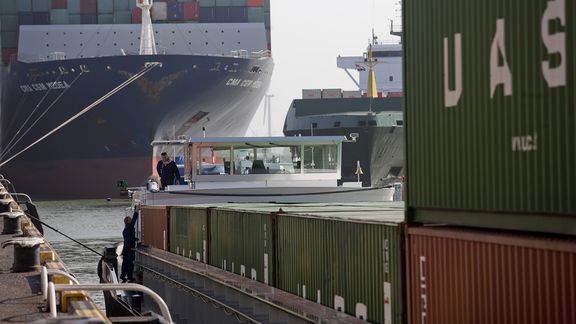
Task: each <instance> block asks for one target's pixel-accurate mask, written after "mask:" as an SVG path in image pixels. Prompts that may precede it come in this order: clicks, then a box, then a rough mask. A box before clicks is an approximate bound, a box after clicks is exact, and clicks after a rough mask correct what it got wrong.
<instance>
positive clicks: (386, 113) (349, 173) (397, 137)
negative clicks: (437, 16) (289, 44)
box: [284, 37, 404, 186]
mask: <svg viewBox="0 0 576 324" xmlns="http://www.w3.org/2000/svg"><path fill="white" fill-rule="evenodd" d="M337 66H338V67H339V68H342V69H344V70H345V71H346V73H348V75H349V76H350V77H351V78H352V80H353V81H354V82H355V83H356V85H357V86H358V89H357V90H351V91H342V90H341V89H304V90H302V99H295V100H293V101H292V103H291V105H290V108H289V110H288V113H287V115H286V120H285V122H284V135H286V136H298V135H344V136H350V134H354V137H355V142H354V143H344V146H343V150H344V151H343V155H342V180H343V181H346V182H351V181H359V182H362V186H385V185H389V184H392V183H397V181H398V179H399V178H400V177H401V176H403V175H404V129H403V126H404V122H403V112H402V45H401V44H383V43H379V42H377V38H376V37H373V41H372V43H371V44H370V45H369V47H368V51H367V52H366V53H364V55H363V56H350V57H342V56H339V57H338V58H337ZM351 69H352V70H356V71H358V74H359V78H358V80H357V79H355V78H354V77H353V76H352V74H351V73H350V72H349V70H351ZM371 75H372V76H371Z"/></svg>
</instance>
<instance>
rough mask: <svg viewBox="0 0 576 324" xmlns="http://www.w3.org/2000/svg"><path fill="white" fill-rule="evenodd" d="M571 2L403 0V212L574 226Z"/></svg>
mask: <svg viewBox="0 0 576 324" xmlns="http://www.w3.org/2000/svg"><path fill="white" fill-rule="evenodd" d="M575 10H576V3H575V2H574V1H564V0H555V1H525V0H509V1H497V0H487V1H473V0H439V1H428V0H409V1H404V3H403V15H404V21H403V26H404V39H403V40H404V42H403V43H404V55H405V57H404V64H405V65H404V91H405V98H404V100H405V105H406V108H405V112H406V116H405V120H406V130H407V134H406V138H407V139H406V141H407V142H406V146H407V156H406V161H407V180H408V182H407V203H408V207H409V210H408V217H409V220H410V221H416V222H441V223H449V224H456V225H466V226H478V227H491V228H506V229H513V230H527V231H541V232H553V233H564V234H573V235H574V234H576V216H575V215H576V199H574V197H575V195H574V192H573V190H574V188H576V171H574V166H575V165H576V146H575V145H574V140H575V139H576V127H575V126H576V122H575V121H576V109H574V107H575V106H576V102H575V97H576V89H575V88H576V79H575V76H576V70H575V69H574V65H575V64H576V46H575V45H576V39H575V38H574V35H575V33H576V26H575V24H576V21H575V20H574V19H573V15H572V14H573V13H574V12H575Z"/></svg>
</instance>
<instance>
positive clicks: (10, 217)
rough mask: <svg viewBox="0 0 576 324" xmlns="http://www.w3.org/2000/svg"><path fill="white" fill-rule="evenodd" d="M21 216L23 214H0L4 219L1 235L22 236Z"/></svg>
mask: <svg viewBox="0 0 576 324" xmlns="http://www.w3.org/2000/svg"><path fill="white" fill-rule="evenodd" d="M23 215H24V213H23V212H3V213H0V216H3V218H4V229H3V230H2V234H15V235H21V234H22V225H21V220H22V218H21V217H22V216H23Z"/></svg>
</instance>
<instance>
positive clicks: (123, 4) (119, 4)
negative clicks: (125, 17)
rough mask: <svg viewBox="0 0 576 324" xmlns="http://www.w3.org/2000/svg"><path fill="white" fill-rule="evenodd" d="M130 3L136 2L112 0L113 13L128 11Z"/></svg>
mask: <svg viewBox="0 0 576 324" xmlns="http://www.w3.org/2000/svg"><path fill="white" fill-rule="evenodd" d="M130 1H132V2H134V3H136V0H114V12H117V11H130Z"/></svg>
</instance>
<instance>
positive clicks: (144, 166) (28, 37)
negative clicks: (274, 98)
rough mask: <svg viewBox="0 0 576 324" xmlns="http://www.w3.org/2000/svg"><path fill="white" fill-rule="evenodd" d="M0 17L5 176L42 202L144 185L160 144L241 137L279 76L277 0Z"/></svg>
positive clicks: (138, 4)
mask: <svg viewBox="0 0 576 324" xmlns="http://www.w3.org/2000/svg"><path fill="white" fill-rule="evenodd" d="M146 6H148V7H147V8H144V7H146ZM0 21H1V23H2V32H1V33H2V35H1V36H2V40H1V41H2V59H3V63H4V67H3V76H4V77H3V80H2V81H3V82H2V84H3V87H2V110H1V125H2V126H1V136H2V138H1V143H2V150H1V152H2V153H1V154H2V155H1V158H0V160H1V161H2V162H1V164H2V167H1V168H0V172H2V173H3V174H6V175H8V176H9V177H10V178H11V179H14V181H15V183H17V184H18V188H17V189H18V190H19V191H25V192H28V193H30V194H32V195H34V196H35V197H39V198H97V197H111V196H114V195H118V192H119V190H118V188H117V184H118V183H121V184H122V185H123V186H124V187H126V186H139V185H142V184H143V183H145V181H146V180H147V178H148V177H149V176H151V175H152V174H153V171H152V170H153V165H154V164H155V158H154V154H155V153H153V152H152V147H151V145H150V143H151V142H152V141H153V140H159V139H168V138H177V137H179V136H187V137H198V136H202V134H203V132H205V133H208V134H209V135H210V136H241V135H244V133H245V131H246V128H247V127H248V125H249V123H250V120H251V119H252V117H253V115H254V113H255V111H256V110H257V108H258V106H259V103H260V101H261V99H262V98H263V96H264V94H265V92H266V90H267V88H268V85H269V82H270V77H271V74H272V70H273V60H272V58H271V56H270V49H271V38H270V4H269V1H262V0H260V1H257V0H229V1H220V0H217V1H216V0H212V1H199V2H198V1H178V2H176V1H166V2H163V1H154V2H153V3H152V1H150V0H134V1H129V0H98V1H96V0H82V1H79V0H68V1H66V0H64V1H56V0H52V1H50V0H45V1H42V0H32V1H30V0H23V1H15V0H8V1H2V2H1V4H0ZM76 115H77V116H76ZM74 116H76V117H74ZM69 120H71V122H70V123H68V121H69ZM62 126H63V127H62ZM59 127H61V128H59ZM52 132H53V133H52ZM49 133H52V134H51V135H50V136H48V137H46V138H45V139H43V140H42V141H40V142H38V143H37V144H36V145H34V146H31V145H32V144H34V143H35V142H36V141H37V140H39V139H41V138H43V137H44V136H45V135H47V134H49ZM12 158H13V159H12ZM9 159H12V160H10V161H8V160H9Z"/></svg>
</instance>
